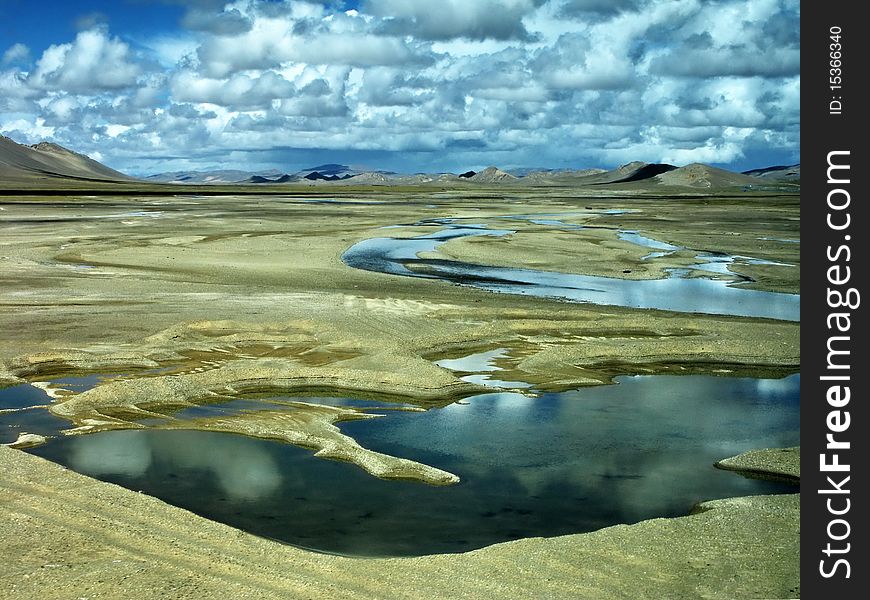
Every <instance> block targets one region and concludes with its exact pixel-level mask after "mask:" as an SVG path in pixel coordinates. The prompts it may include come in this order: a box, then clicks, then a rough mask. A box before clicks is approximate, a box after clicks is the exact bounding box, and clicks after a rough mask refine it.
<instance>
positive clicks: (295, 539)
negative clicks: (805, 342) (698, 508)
mask: <svg viewBox="0 0 870 600" xmlns="http://www.w3.org/2000/svg"><path fill="white" fill-rule="evenodd" d="M617 382H618V383H617V384H616V385H608V386H596V387H590V388H583V389H579V390H575V391H569V392H562V393H548V394H543V395H541V396H538V397H528V396H525V395H522V394H519V393H515V392H496V393H491V394H483V395H479V396H474V397H472V398H467V399H466V400H463V401H461V402H459V403H456V404H451V405H449V406H447V407H445V408H441V409H432V410H429V411H427V412H425V413H419V412H401V411H385V412H384V413H383V414H385V415H386V416H384V417H383V418H379V419H372V420H366V421H353V422H347V423H342V424H340V427H341V429H342V430H343V431H344V432H345V433H347V434H348V435H351V436H353V437H354V438H356V439H357V440H358V441H359V442H360V444H362V445H363V446H365V447H367V448H371V449H373V450H377V451H381V452H386V453H389V454H393V455H396V456H400V457H404V458H410V459H414V460H418V461H420V462H424V463H426V464H430V465H433V466H436V467H439V468H442V469H446V470H448V471H451V472H453V473H456V474H457V475H459V476H460V478H461V480H462V481H461V483H459V484H458V485H455V486H447V487H432V486H428V485H424V484H421V483H418V482H411V481H383V480H379V479H376V478H374V477H372V476H370V475H368V474H366V473H365V472H363V471H362V470H361V469H359V468H358V467H356V466H354V465H350V464H345V463H339V462H333V461H327V460H321V459H318V458H314V457H312V455H311V452H310V451H308V450H305V449H302V448H297V447H294V446H289V445H286V444H281V443H277V442H272V441H266V440H257V439H251V438H246V437H242V436H238V435H231V434H224V433H214V432H201V431H156V430H131V431H114V432H105V433H98V434H92V435H86V436H75V437H61V438H58V439H55V440H52V441H50V442H49V443H48V444H46V445H44V446H41V447H36V448H32V449H30V450H28V451H29V452H32V453H33V454H37V455H39V456H43V457H46V458H49V459H51V460H54V461H56V462H59V463H61V464H64V465H66V466H68V467H70V468H72V469H74V470H76V471H78V472H81V473H85V474H88V475H91V476H94V477H97V478H99V479H103V480H106V481H111V482H115V483H118V484H120V485H123V486H125V487H128V488H130V489H133V490H141V491H143V492H145V493H148V494H151V495H153V496H156V497H158V498H162V499H164V500H166V501H167V502H170V503H172V504H175V505H177V506H181V507H183V508H186V509H189V510H191V511H193V512H196V513H198V514H201V515H203V516H205V517H208V518H211V519H215V520H217V521H222V522H225V523H228V524H230V525H233V526H235V527H239V528H241V529H245V530H247V531H250V532H252V533H255V534H258V535H262V536H265V537H270V538H274V539H278V540H282V541H285V542H288V543H291V544H294V545H298V546H302V547H307V548H312V549H316V550H320V551H325V552H337V553H342V554H351V555H365V556H384V555H394V556H398V555H421V554H428V553H434V552H458V551H465V550H470V549H474V548H479V547H482V546H485V545H489V544H492V543H496V542H502V541H506V540H511V539H517V538H521V537H531V536H553V535H560V534H567V533H577V532H583V531H592V530H595V529H599V528H601V527H605V526H608V525H613V524H617V523H633V522H637V521H640V520H643V519H648V518H652V517H663V516H680V515H685V514H686V513H688V512H689V510H690V509H691V508H692V506H693V505H694V504H695V503H696V502H699V501H702V500H707V499H713V498H722V497H729V496H740V495H749V494H764V493H781V492H797V487H796V486H791V485H786V484H778V483H772V482H766V481H758V480H752V479H746V478H744V477H742V476H740V475H738V474H736V473H731V472H725V471H720V470H717V469H715V468H714V467H713V466H712V465H713V463H714V462H715V461H717V460H719V459H721V458H724V457H727V456H731V455H734V454H737V453H740V452H742V451H745V450H749V449H753V448H763V447H781V446H792V445H797V444H798V443H799V434H798V431H799V387H800V376H799V375H797V374H795V375H792V376H789V377H786V378H783V379H752V378H732V377H713V376H667V375H659V376H635V377H619V378H618V379H617ZM305 400H306V401H309V402H310V401H312V399H311V398H306V399H305ZM242 402H248V404H245V405H243V406H244V407H245V408H247V409H250V408H251V405H250V401H242ZM224 409H226V405H225V406H224ZM28 412H29V411H28ZM107 510H109V509H108V508H107Z"/></svg>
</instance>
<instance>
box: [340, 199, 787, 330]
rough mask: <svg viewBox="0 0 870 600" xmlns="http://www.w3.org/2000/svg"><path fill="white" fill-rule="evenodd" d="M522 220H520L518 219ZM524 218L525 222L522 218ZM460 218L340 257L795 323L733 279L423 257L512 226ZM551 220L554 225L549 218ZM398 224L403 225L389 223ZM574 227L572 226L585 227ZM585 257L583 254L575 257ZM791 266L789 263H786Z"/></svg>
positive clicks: (532, 289) (511, 286)
mask: <svg viewBox="0 0 870 600" xmlns="http://www.w3.org/2000/svg"><path fill="white" fill-rule="evenodd" d="M518 218H519V217H518ZM523 218H529V217H528V216H524V217H523ZM457 221H459V220H458V219H448V218H444V219H430V220H425V221H421V222H419V223H415V224H414V225H415V226H418V227H419V226H433V227H438V228H439V230H438V231H436V232H434V233H430V234H424V235H418V236H415V237H410V238H393V237H378V238H370V239H367V240H363V241H361V242H358V243H357V244H354V245H353V246H351V247H350V248H349V249H348V250H347V251H346V252H345V253H344V254H343V255H342V260H343V261H344V262H345V264H347V265H348V266H350V267H353V268H357V269H363V270H367V271H375V272H378V273H390V274H393V275H402V276H406V277H424V278H431V279H442V280H446V281H450V282H453V283H457V284H461V285H469V286H473V287H476V288H480V289H485V290H489V291H493V292H504V293H511V294H522V295H530V296H538V297H544V298H557V299H562V300H569V301H572V302H586V303H593V304H603V305H614V306H624V307H630V308H645V309H660V310H671V311H676V312H689V313H705V314H717V315H734V316H744V317H765V318H770V319H779V320H786V321H799V320H800V295H799V294H784V293H776V292H765V291H759V290H751V289H745V288H742V287H739V286H736V285H732V284H731V283H732V282H728V281H723V280H717V279H707V278H701V277H694V278H691V277H687V275H688V274H689V272H690V271H691V269H672V270H670V277H668V278H666V279H640V280H629V279H619V278H613V277H600V276H594V275H577V274H571V273H559V272H555V271H540V270H534V269H515V268H505V267H492V266H486V265H475V264H471V263H464V262H460V261H456V260H440V259H428V258H420V257H419V255H420V254H421V253H425V252H433V251H435V250H437V248H438V246H440V245H441V244H443V243H445V242H447V241H449V240H451V239H456V238H460V237H470V236H496V237H500V236H505V235H509V234H512V233H515V231H514V230H510V229H496V228H492V229H491V228H489V227H488V226H487V225H486V224H484V223H464V222H462V223H460V222H457ZM547 221H548V222H553V220H551V219H547ZM394 227H402V226H394ZM582 227H583V226H572V227H571V228H582ZM618 235H619V237H620V239H623V240H625V241H629V242H631V243H635V244H638V245H642V246H644V247H649V248H653V249H658V250H659V252H655V253H651V254H649V255H647V256H646V257H644V258H655V257H656V256H663V255H665V254H668V253H670V252H673V251H676V250H679V249H681V248H680V247H678V246H674V245H672V244H667V243H665V242H659V241H657V240H653V239H652V238H648V237H645V236H641V235H640V234H638V233H637V232H634V231H619V232H618ZM578 258H582V257H578ZM698 258H699V259H701V260H702V261H706V262H702V263H700V264H698V265H695V267H694V269H697V270H702V271H707V272H713V273H719V274H722V273H725V274H729V275H733V276H735V277H738V278H739V276H737V275H735V274H733V273H731V272H730V271H729V270H728V265H730V264H731V263H733V262H734V261H735V260H742V261H746V262H752V261H756V262H760V263H762V264H778V263H771V262H770V261H759V259H753V258H751V257H739V256H730V255H727V254H721V253H720V254H712V253H700V254H698ZM783 266H790V265H783Z"/></svg>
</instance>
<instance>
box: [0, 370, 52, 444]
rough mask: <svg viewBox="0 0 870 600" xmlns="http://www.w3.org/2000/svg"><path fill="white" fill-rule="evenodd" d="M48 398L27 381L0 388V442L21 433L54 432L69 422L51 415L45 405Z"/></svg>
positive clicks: (48, 402) (44, 433) (42, 391)
mask: <svg viewBox="0 0 870 600" xmlns="http://www.w3.org/2000/svg"><path fill="white" fill-rule="evenodd" d="M49 404H51V397H50V396H49V395H48V394H47V393H46V392H45V390H42V389H40V388H38V387H36V386H32V385H30V384H29V383H24V384H21V385H14V386H11V387H8V388H4V389H0V444H10V443H12V442H14V441H15V440H17V439H18V435H19V434H21V433H38V434H40V435H54V434H56V433H57V431H58V430H59V429H62V428H64V427H66V426H68V422H67V421H64V420H63V419H59V418H57V417H55V416H54V415H52V414H50V413H49V412H48V411H47V410H46V409H45V408H44V407H46V406H48V405H49Z"/></svg>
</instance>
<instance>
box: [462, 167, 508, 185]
mask: <svg viewBox="0 0 870 600" xmlns="http://www.w3.org/2000/svg"><path fill="white" fill-rule="evenodd" d="M518 179H519V178H518V177H514V176H513V175H511V174H510V173H506V172H505V171H502V170H501V169H499V168H498V167H487V168H485V169H484V170H483V171H481V172H480V173H475V174H474V175H472V176H471V177H469V178H468V180H469V181H474V182H477V183H507V182H513V181H517V180H518Z"/></svg>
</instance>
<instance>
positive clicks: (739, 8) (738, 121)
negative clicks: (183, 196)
mask: <svg viewBox="0 0 870 600" xmlns="http://www.w3.org/2000/svg"><path fill="white" fill-rule="evenodd" d="M89 19H90V17H89V16H88V15H83V19H82V23H83V24H84V25H85V26H86V28H85V29H83V30H81V31H79V32H78V33H77V34H76V35H75V37H74V38H73V39H71V40H58V41H57V43H55V44H52V45H50V46H49V47H48V48H47V49H45V50H44V51H43V52H41V54H39V55H34V53H33V52H31V50H30V49H29V48H28V47H27V46H26V45H24V44H22V43H20V42H17V41H14V40H13V42H14V43H12V44H11V45H10V46H9V47H8V48H0V53H2V61H0V89H2V92H3V93H2V94H0V131H2V132H3V133H5V134H6V135H9V136H11V137H13V138H15V139H17V140H19V141H22V142H29V143H34V142H36V141H40V140H41V139H44V138H46V137H49V138H51V139H53V140H54V141H56V142H58V143H61V144H64V145H68V146H70V147H72V148H74V149H76V150H78V151H82V152H85V153H89V154H92V155H93V154H95V153H99V155H100V156H103V157H106V158H109V159H110V160H108V162H109V164H110V165H111V166H113V167H115V168H120V169H122V170H126V171H128V172H134V173H148V172H156V171H161V170H175V169H183V168H205V167H209V166H215V165H221V166H224V167H227V168H251V169H254V168H267V167H279V168H284V169H285V170H290V169H291V168H292V167H294V166H296V167H298V166H302V165H304V164H305V163H306V162H308V161H309V160H313V159H314V158H313V157H315V156H317V157H320V156H330V155H334V156H336V157H338V158H340V159H341V160H345V161H350V160H355V161H356V162H362V163H365V162H371V163H376V164H377V166H384V167H389V168H394V169H397V170H404V171H415V170H430V171H431V170H442V169H443V170H447V169H452V170H456V169H464V168H466V167H475V166H482V165H486V164H493V163H494V164H500V165H503V166H551V167H577V168H581V167H585V166H599V165H601V166H613V165H615V164H618V163H620V162H625V161H628V160H646V161H667V162H677V163H681V162H682V163H684V162H691V161H696V160H698V161H705V162H713V163H719V164H741V161H744V162H745V161H746V160H749V159H752V158H755V159H763V157H767V156H770V157H775V158H781V159H785V160H787V159H795V160H796V159H797V158H798V155H797V152H798V148H799V131H800V76H799V71H800V37H799V21H800V6H799V2H798V1H797V0H718V1H713V0H656V1H654V0H617V1H607V2H604V1H600V0H546V1H545V0H499V1H496V0H462V1H459V0H443V1H441V2H428V3H424V2H404V1H400V0H367V1H364V2H362V3H361V4H360V5H359V6H358V7H357V8H348V7H347V6H345V5H343V4H342V3H341V2H332V3H313V2H301V1H289V2H275V1H270V2H265V1H259V0H239V1H237V2H232V3H226V4H224V3H220V2H198V3H189V4H188V9H187V11H186V13H185V14H184V16H183V18H182V19H181V20H180V21H179V23H178V24H177V27H176V28H174V29H173V30H172V31H171V32H170V33H166V32H161V33H159V34H156V33H155V34H154V35H149V34H148V32H144V33H143V32H136V33H135V35H134V34H133V33H130V32H123V31H121V32H116V31H112V29H111V22H110V21H109V23H108V24H107V23H106V20H105V19H99V20H95V19H91V20H89ZM228 160H229V161H232V164H230V163H228V162H227V161H228ZM771 160H773V158H771Z"/></svg>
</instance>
